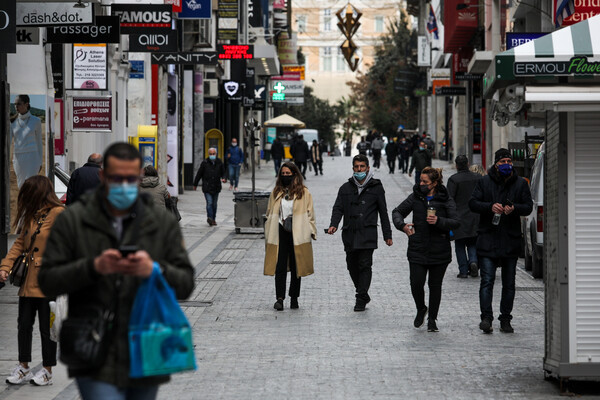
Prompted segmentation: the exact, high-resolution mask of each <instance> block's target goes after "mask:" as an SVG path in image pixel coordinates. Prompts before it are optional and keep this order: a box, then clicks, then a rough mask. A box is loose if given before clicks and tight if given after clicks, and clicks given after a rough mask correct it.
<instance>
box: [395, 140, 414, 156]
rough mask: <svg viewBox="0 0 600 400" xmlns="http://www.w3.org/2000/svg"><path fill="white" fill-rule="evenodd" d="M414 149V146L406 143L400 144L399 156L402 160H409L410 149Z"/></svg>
mask: <svg viewBox="0 0 600 400" xmlns="http://www.w3.org/2000/svg"><path fill="white" fill-rule="evenodd" d="M411 148H412V146H411V145H410V143H408V142H406V143H402V142H400V143H398V156H400V157H402V158H408V157H409V156H410V149H411Z"/></svg>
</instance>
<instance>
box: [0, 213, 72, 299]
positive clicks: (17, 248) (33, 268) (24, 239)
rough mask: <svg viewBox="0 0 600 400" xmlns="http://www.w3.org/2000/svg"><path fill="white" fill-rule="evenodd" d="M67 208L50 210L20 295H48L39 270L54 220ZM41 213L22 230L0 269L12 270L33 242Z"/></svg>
mask: <svg viewBox="0 0 600 400" xmlns="http://www.w3.org/2000/svg"><path fill="white" fill-rule="evenodd" d="M64 210H65V208H64V207H60V206H57V207H54V208H52V209H51V210H50V212H49V213H48V215H47V216H46V219H45V220H44V223H43V224H42V228H41V229H40V233H38V235H37V236H36V238H35V243H34V247H33V265H31V263H30V264H29V268H28V270H27V277H26V278H25V283H23V284H22V285H21V287H19V296H22V297H46V296H44V293H42V291H41V290H40V287H39V285H38V272H39V271H40V267H41V266H42V256H43V255H44V251H45V250H46V241H47V240H48V236H49V235H50V229H51V228H52V225H54V220H56V217H57V216H58V214H60V213H61V212H63V211H64ZM40 215H41V213H40V212H38V213H37V214H36V216H35V220H34V221H31V225H30V226H28V227H27V228H24V229H23V230H22V231H21V234H20V235H19V237H18V238H17V240H15V243H14V244H13V245H12V247H11V248H10V250H9V251H8V254H7V255H6V257H4V259H3V260H2V261H0V270H2V271H6V272H10V270H11V269H12V266H13V264H14V263H15V260H16V259H17V257H19V256H20V255H21V253H23V252H24V251H26V250H27V249H28V248H29V245H30V243H31V236H32V235H33V232H34V231H35V230H36V229H37V220H38V218H39V217H40ZM6 283H8V281H7V282H6Z"/></svg>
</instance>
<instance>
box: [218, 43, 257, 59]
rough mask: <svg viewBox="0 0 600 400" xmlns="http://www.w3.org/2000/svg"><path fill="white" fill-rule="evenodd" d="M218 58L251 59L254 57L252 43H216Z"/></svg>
mask: <svg viewBox="0 0 600 400" xmlns="http://www.w3.org/2000/svg"><path fill="white" fill-rule="evenodd" d="M217 53H218V54H219V60H251V59H253V58H254V46H253V45H248V44H244V45H238V44H219V45H217Z"/></svg>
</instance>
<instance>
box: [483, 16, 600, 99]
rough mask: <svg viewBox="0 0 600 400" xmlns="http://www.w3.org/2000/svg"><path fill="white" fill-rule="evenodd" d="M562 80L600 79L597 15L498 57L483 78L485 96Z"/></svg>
mask: <svg viewBox="0 0 600 400" xmlns="http://www.w3.org/2000/svg"><path fill="white" fill-rule="evenodd" d="M561 76H566V77H583V78H593V77H600V15H597V16H595V17H592V18H589V19H587V20H585V21H581V22H579V23H577V24H574V25H571V26H568V27H565V28H563V29H559V30H557V31H554V32H552V33H549V34H548V35H546V36H542V37H541V38H538V39H535V40H532V41H530V42H527V43H525V44H522V45H521V46H517V47H515V48H512V49H510V50H507V51H505V52H502V53H500V54H497V55H496V57H495V58H494V61H493V63H492V65H490V68H489V69H488V71H487V73H486V74H485V76H484V94H485V96H486V97H491V96H492V95H493V92H494V91H495V89H499V88H502V87H505V86H508V85H510V84H511V83H515V82H523V81H529V82H530V81H532V79H533V80H538V82H541V81H540V80H544V79H545V80H547V79H552V78H557V77H561Z"/></svg>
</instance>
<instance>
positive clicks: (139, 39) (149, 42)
mask: <svg viewBox="0 0 600 400" xmlns="http://www.w3.org/2000/svg"><path fill="white" fill-rule="evenodd" d="M129 51H132V52H136V53H151V52H160V53H163V52H176V51H177V31H174V30H171V31H168V32H156V33H155V32H152V31H149V32H148V33H143V34H141V35H136V34H131V35H129Z"/></svg>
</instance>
